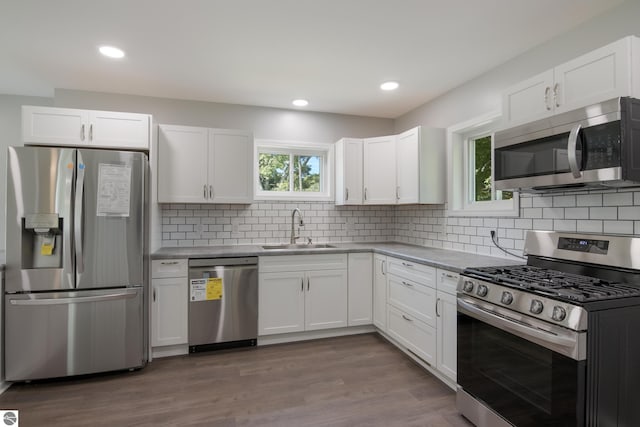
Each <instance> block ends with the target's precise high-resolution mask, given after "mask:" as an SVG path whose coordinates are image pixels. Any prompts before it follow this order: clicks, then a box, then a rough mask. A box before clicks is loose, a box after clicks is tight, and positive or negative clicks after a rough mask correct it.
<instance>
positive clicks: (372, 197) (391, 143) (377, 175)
mask: <svg viewBox="0 0 640 427" xmlns="http://www.w3.org/2000/svg"><path fill="white" fill-rule="evenodd" d="M363 155H364V163H363V177H364V181H363V184H364V194H363V202H364V204H365V205H389V204H395V203H396V137H395V135H390V136H380V137H376V138H366V139H365V140H364V147H363Z"/></svg>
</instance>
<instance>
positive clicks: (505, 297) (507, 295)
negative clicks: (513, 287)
mask: <svg viewBox="0 0 640 427" xmlns="http://www.w3.org/2000/svg"><path fill="white" fill-rule="evenodd" d="M500 301H502V303H503V304H504V305H509V304H511V303H512V302H513V294H512V293H511V292H507V291H504V292H503V293H502V298H500Z"/></svg>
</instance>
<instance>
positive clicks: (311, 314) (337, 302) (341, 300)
mask: <svg viewBox="0 0 640 427" xmlns="http://www.w3.org/2000/svg"><path fill="white" fill-rule="evenodd" d="M305 286H306V296H305V304H304V305H305V330H307V331H313V330H317V329H329V328H339V327H343V326H347V271H346V270H324V271H309V272H307V274H306V283H305Z"/></svg>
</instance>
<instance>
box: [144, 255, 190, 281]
mask: <svg viewBox="0 0 640 427" xmlns="http://www.w3.org/2000/svg"><path fill="white" fill-rule="evenodd" d="M188 264H189V260H187V259H158V260H153V261H151V277H152V278H153V279H159V278H163V277H187V276H188V273H187V267H188Z"/></svg>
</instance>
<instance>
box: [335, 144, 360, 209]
mask: <svg viewBox="0 0 640 427" xmlns="http://www.w3.org/2000/svg"><path fill="white" fill-rule="evenodd" d="M362 146H363V142H362V140H361V139H355V138H342V139H341V140H340V141H338V143H337V144H336V205H361V204H362V189H363V184H362V178H363V177H362V174H363V171H362V162H363V159H362V156H363V152H362Z"/></svg>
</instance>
